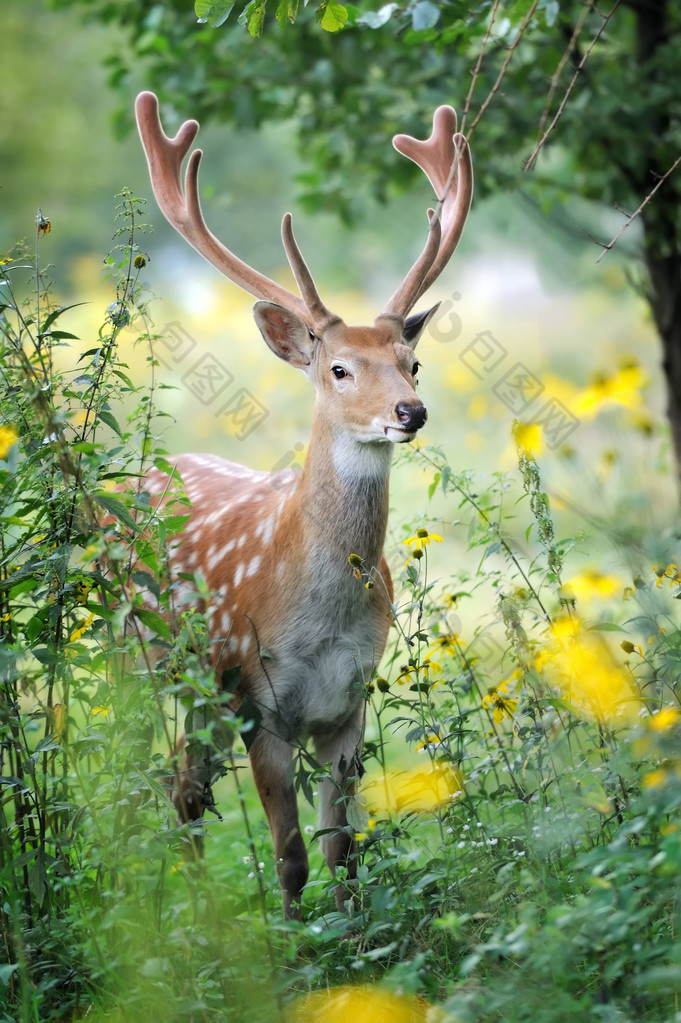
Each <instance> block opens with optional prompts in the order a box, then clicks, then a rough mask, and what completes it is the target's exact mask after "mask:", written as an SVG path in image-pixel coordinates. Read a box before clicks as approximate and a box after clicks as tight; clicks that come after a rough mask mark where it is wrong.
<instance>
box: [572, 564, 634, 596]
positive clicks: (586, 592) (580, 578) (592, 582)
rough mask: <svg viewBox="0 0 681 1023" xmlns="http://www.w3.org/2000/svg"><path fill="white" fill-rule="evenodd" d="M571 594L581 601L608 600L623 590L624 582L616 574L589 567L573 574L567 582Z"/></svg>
mask: <svg viewBox="0 0 681 1023" xmlns="http://www.w3.org/2000/svg"><path fill="white" fill-rule="evenodd" d="M565 589H566V590H567V591H568V594H569V595H570V596H574V597H575V598H576V599H577V600H580V601H584V602H586V601H589V600H606V599H607V598H608V597H614V596H615V595H616V594H619V593H621V592H622V590H623V584H622V582H621V580H620V579H618V578H617V576H615V575H606V574H605V573H604V572H599V571H598V570H597V569H593V568H587V569H585V570H584V571H583V572H580V573H579V574H578V575H573V576H572V578H571V579H568V580H567V582H566V583H565Z"/></svg>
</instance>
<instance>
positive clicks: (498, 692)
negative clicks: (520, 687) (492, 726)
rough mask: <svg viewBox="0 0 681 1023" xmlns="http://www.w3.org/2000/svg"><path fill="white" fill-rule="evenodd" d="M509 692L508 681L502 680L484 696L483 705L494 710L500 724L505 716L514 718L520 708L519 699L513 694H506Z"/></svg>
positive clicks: (495, 717)
mask: <svg viewBox="0 0 681 1023" xmlns="http://www.w3.org/2000/svg"><path fill="white" fill-rule="evenodd" d="M507 692H508V682H500V683H499V685H498V686H494V688H492V689H490V690H489V691H488V692H487V694H486V695H485V696H483V698H482V705H483V707H484V708H485V710H491V711H492V714H493V716H494V721H495V722H496V724H500V723H501V722H502V721H503V719H504V717H509V718H512V717H513V715H514V714H515V712H516V710H517V709H518V701H517V700H515V699H513V697H511V696H506V695H505V694H506V693H507Z"/></svg>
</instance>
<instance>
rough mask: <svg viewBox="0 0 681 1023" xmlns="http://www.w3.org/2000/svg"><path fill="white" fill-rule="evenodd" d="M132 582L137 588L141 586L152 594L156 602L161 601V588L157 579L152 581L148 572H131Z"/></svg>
mask: <svg viewBox="0 0 681 1023" xmlns="http://www.w3.org/2000/svg"><path fill="white" fill-rule="evenodd" d="M132 580H133V582H134V583H137V585H138V586H143V587H144V588H145V589H147V590H149V591H150V593H153V594H154V596H155V597H156V599H157V600H160V599H161V587H160V585H159V581H158V579H154V577H153V575H149V573H148V572H133V573H132Z"/></svg>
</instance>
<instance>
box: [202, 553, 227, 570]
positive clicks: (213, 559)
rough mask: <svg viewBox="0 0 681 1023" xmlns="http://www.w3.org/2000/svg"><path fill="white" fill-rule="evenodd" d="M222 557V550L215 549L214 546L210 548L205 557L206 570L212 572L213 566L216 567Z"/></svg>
mask: <svg viewBox="0 0 681 1023" xmlns="http://www.w3.org/2000/svg"><path fill="white" fill-rule="evenodd" d="M223 557H224V551H221V550H220V549H219V548H218V550H215V548H211V550H210V551H209V552H208V557H207V558H206V567H207V568H208V570H209V571H211V572H212V570H213V569H214V568H217V567H218V565H219V564H220V562H221V561H222V559H223Z"/></svg>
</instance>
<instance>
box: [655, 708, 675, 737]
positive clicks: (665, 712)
mask: <svg viewBox="0 0 681 1023" xmlns="http://www.w3.org/2000/svg"><path fill="white" fill-rule="evenodd" d="M679 721H681V711H679V710H678V708H677V707H663V708H662V710H658V711H657V713H655V714H653V716H652V717H651V718H650V720H649V721H648V724H649V726H650V727H651V728H652V729H653V731H655V732H666V731H667V729H668V728H673V727H674V725H676V724H678V722H679Z"/></svg>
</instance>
